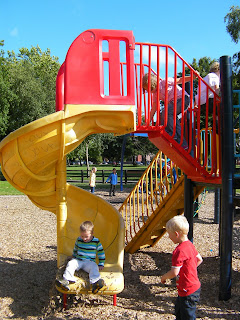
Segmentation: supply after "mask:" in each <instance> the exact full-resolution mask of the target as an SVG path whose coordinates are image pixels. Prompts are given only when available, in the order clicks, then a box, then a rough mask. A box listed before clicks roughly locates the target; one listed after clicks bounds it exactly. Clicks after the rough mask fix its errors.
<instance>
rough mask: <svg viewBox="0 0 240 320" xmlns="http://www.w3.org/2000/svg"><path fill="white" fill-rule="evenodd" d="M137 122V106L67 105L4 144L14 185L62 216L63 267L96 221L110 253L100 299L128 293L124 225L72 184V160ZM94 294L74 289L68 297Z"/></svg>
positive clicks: (0, 149)
mask: <svg viewBox="0 0 240 320" xmlns="http://www.w3.org/2000/svg"><path fill="white" fill-rule="evenodd" d="M135 122H136V121H135V106H124V105H120V106H106V105H103V106H101V105H78V106H76V105H67V106H65V110H64V111H58V112H56V113H53V114H50V115H48V116H46V117H44V118H42V119H39V120H36V121H34V122H32V123H29V124H27V125H26V126H24V127H22V128H20V129H18V130H16V131H14V132H12V133H11V134H10V135H8V136H7V137H6V138H5V139H3V140H2V141H1V143H0V158H1V169H2V172H3V174H4V176H5V177H6V179H7V180H8V182H10V183H11V184H12V185H13V186H14V187H15V188H16V189H17V190H19V191H21V192H23V193H24V194H26V195H27V196H28V197H29V199H30V200H31V201H32V202H33V203H34V204H35V205H36V206H38V207H40V208H42V209H44V210H48V211H51V212H53V213H55V214H56V216H57V260H58V267H61V266H62V264H63V263H64V261H65V260H66V257H67V256H71V255H72V250H73V246H74V243H75V240H76V238H77V237H78V236H79V226H80V224H81V222H83V221H84V220H91V221H93V223H94V225H95V229H94V234H95V236H96V237H98V238H99V239H100V240H101V242H102V244H103V247H104V249H105V253H106V265H105V268H104V270H103V271H102V272H101V275H102V277H103V279H104V280H105V283H106V287H105V288H104V289H103V291H100V292H99V293H100V294H116V293H119V292H121V291H122V290H123V288H124V279H123V254H124V223H123V219H122V217H121V215H120V214H119V212H118V211H117V210H116V209H115V208H114V207H112V206H111V205H110V204H109V203H107V202H106V201H104V200H103V199H101V198H99V197H97V196H95V195H93V194H91V193H89V192H87V191H84V190H82V189H80V188H76V187H74V186H71V185H68V184H67V183H66V155H67V154H68V153H69V152H71V151H72V150H74V149H75V148H76V147H77V146H78V145H79V144H80V143H81V142H82V141H83V140H84V139H85V138H86V137H87V136H88V135H91V134H94V133H107V132H113V133H115V134H125V133H128V132H133V131H134V130H135V127H134V126H135ZM43 219H44V217H43ZM58 289H59V288H58ZM89 290H90V289H89V288H86V287H85V288H81V289H79V286H78V287H77V286H76V285H75V284H74V285H71V286H70V291H68V293H76V291H78V292H82V293H87V292H90V291H89ZM60 291H61V290H60Z"/></svg>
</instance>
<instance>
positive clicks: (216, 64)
mask: <svg viewBox="0 0 240 320" xmlns="http://www.w3.org/2000/svg"><path fill="white" fill-rule="evenodd" d="M219 69H220V66H219V62H217V61H215V62H213V63H212V64H211V65H210V72H217V71H218V70H219Z"/></svg>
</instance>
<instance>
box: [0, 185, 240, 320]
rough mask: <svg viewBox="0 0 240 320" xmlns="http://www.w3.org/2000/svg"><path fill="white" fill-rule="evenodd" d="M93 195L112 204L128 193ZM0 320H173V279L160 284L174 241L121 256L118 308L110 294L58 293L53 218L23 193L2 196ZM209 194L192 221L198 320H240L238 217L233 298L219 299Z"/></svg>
mask: <svg viewBox="0 0 240 320" xmlns="http://www.w3.org/2000/svg"><path fill="white" fill-rule="evenodd" d="M125 191H126V190H124V192H123V193H120V192H118V194H117V196H116V197H113V198H110V197H108V195H107V194H108V192H107V191H106V190H105V191H101V190H96V195H98V196H100V197H102V198H104V199H105V200H106V201H109V202H110V203H112V205H114V206H115V207H116V208H119V206H120V205H121V204H122V202H123V200H124V199H125V198H126V196H127V195H128V193H127V192H125ZM0 212H1V232H0V248H1V255H0V271H1V272H0V279H1V286H0V319H15V320H22V319H27V320H41V319H51V320H54V319H56V320H63V319H71V320H73V319H85V320H86V319H89V320H90V319H100V320H101V319H104V320H105V319H174V318H175V317H174V316H173V310H174V300H175V297H176V294H177V292H176V288H175V282H174V281H171V282H170V281H169V282H168V283H167V284H166V285H161V284H160V276H161V275H162V274H163V273H164V272H166V271H167V270H168V269H169V267H170V266H171V253H172V251H173V249H174V247H175V246H174V245H173V244H172V243H171V241H170V240H169V239H168V237H167V236H164V237H163V239H162V240H161V241H160V242H159V243H158V244H157V245H156V246H155V247H154V248H146V249H143V250H140V251H138V252H136V253H135V254H132V255H130V254H127V253H125V257H124V278H125V289H124V291H123V292H122V293H121V294H119V295H118V298H117V307H114V306H113V305H112V297H109V296H94V295H89V296H69V297H68V309H67V310H63V309H62V296H61V294H59V293H58V292H57V291H56V289H55V287H54V280H55V275H56V271H57V270H56V268H57V264H56V245H57V236H56V217H55V215H54V214H52V213H50V212H47V211H43V210H41V209H39V208H37V207H36V206H34V205H33V204H32V203H31V201H30V200H29V199H28V198H27V197H26V196H1V197H0ZM213 218H214V193H210V192H209V193H208V194H207V196H206V198H205V200H204V202H203V203H202V204H201V207H200V210H199V216H198V218H195V220H194V244H195V246H196V247H197V249H198V251H199V252H200V253H201V255H202V256H203V258H204V262H203V264H202V265H201V266H200V267H199V278H200V281H201V283H202V293H201V301H200V303H199V305H198V311H197V318H198V319H232V320H237V319H240V254H239V249H240V241H239V235H240V216H239V215H237V216H236V217H235V221H234V229H233V270H232V297H231V299H230V300H229V301H219V300H218V292H219V258H218V251H219V247H218V242H219V241H218V238H219V232H218V225H217V224H214V223H213Z"/></svg>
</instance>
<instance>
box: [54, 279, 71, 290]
mask: <svg viewBox="0 0 240 320" xmlns="http://www.w3.org/2000/svg"><path fill="white" fill-rule="evenodd" d="M56 285H57V286H58V287H60V288H62V289H63V290H70V288H69V281H68V280H65V279H62V280H56Z"/></svg>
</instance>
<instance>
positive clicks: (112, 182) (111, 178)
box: [105, 168, 118, 197]
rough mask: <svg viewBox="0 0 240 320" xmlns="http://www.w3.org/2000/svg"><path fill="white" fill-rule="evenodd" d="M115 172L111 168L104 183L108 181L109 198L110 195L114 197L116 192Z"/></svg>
mask: <svg viewBox="0 0 240 320" xmlns="http://www.w3.org/2000/svg"><path fill="white" fill-rule="evenodd" d="M117 178H118V176H117V170H116V169H115V168H113V171H112V173H111V174H110V175H109V177H108V178H107V180H106V182H105V183H108V181H110V190H109V196H110V197H111V196H112V195H113V196H115V195H116V194H115V192H116V185H117Z"/></svg>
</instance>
